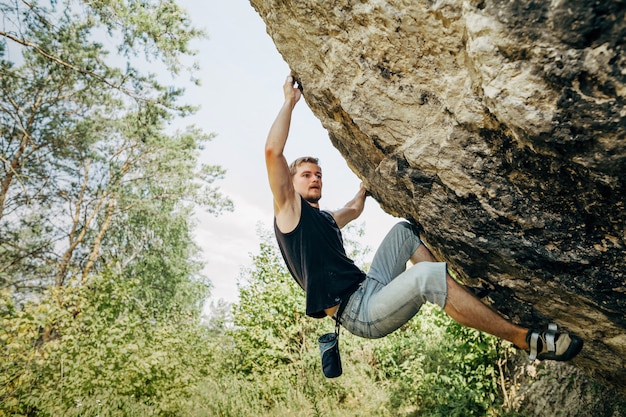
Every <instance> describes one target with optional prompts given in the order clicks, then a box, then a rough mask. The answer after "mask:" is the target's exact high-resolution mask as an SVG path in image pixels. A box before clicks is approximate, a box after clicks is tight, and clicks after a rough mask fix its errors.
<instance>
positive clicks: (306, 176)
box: [292, 162, 322, 204]
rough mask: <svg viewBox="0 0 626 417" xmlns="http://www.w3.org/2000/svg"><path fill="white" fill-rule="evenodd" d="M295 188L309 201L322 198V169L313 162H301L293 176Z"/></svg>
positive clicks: (314, 202) (315, 202) (312, 201)
mask: <svg viewBox="0 0 626 417" xmlns="http://www.w3.org/2000/svg"><path fill="white" fill-rule="evenodd" d="M292 181H293V188H294V189H295V190H296V192H297V193H298V194H300V195H301V196H302V197H303V198H304V199H305V200H306V201H308V202H309V203H313V204H317V202H318V201H319V199H320V198H322V169H321V168H320V167H319V166H317V165H316V164H313V163H311V162H305V163H303V164H300V166H299V167H298V170H297V171H296V174H295V175H294V176H293V179H292Z"/></svg>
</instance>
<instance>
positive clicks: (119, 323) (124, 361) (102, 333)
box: [0, 273, 215, 416]
mask: <svg viewBox="0 0 626 417" xmlns="http://www.w3.org/2000/svg"><path fill="white" fill-rule="evenodd" d="M140 285H141V283H140V281H139V280H134V279H133V280H124V281H122V282H121V283H120V281H119V280H118V279H117V277H115V276H113V275H112V274H110V273H106V274H104V275H103V276H102V277H101V278H99V279H94V280H92V282H91V284H90V285H89V286H86V287H53V289H52V290H51V291H49V292H47V293H46V294H45V296H43V297H42V298H41V299H40V300H39V301H38V302H37V303H28V304H27V305H26V306H25V307H24V308H18V307H17V306H16V305H15V304H14V302H13V301H12V298H11V297H10V295H9V294H7V293H6V292H3V293H2V294H0V295H1V297H0V318H1V324H2V330H1V331H0V351H1V353H0V359H1V360H0V416H3V415H11V416H17V415H37V416H60V415H62V416H96V415H99V416H105V415H118V416H119V415H121V416H130V415H137V416H148V415H185V412H184V410H185V409H186V408H187V407H188V406H189V404H188V399H189V398H190V395H191V393H192V392H193V389H194V387H195V385H196V384H197V382H198V381H200V380H201V379H202V378H205V377H206V376H207V375H208V373H209V372H210V370H211V366H212V365H211V364H212V363H213V362H215V359H214V357H213V352H214V349H213V348H212V341H211V340H210V339H209V337H208V336H209V333H208V330H207V329H205V328H203V327H201V326H198V325H197V320H196V319H197V316H195V315H193V314H189V313H184V312H181V313H176V314H168V315H167V317H155V316H154V314H153V312H152V311H151V310H150V309H148V308H146V307H145V306H144V305H143V303H142V302H141V301H140V300H139V299H138V298H136V297H134V296H133V295H132V294H134V293H136V287H138V286H140Z"/></svg>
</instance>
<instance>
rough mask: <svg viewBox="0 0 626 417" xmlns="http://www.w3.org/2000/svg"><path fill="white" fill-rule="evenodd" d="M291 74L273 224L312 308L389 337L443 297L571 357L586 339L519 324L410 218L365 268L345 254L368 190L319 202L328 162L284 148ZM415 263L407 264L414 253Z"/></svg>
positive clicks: (357, 329)
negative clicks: (460, 274)
mask: <svg viewBox="0 0 626 417" xmlns="http://www.w3.org/2000/svg"><path fill="white" fill-rule="evenodd" d="M298 87H300V86H299V85H297V83H296V81H295V80H294V78H293V77H292V76H289V77H287V80H286V81H285V83H284V85H283V93H284V98H285V100H284V103H283V106H282V107H281V109H280V111H279V113H278V116H277V117H276V120H275V121H274V123H273V124H272V127H271V129H270V132H269V134H268V137H267V141H266V144H265V162H266V166H267V173H268V178H269V183H270V188H271V190H272V194H273V196H274V216H275V217H274V231H275V234H276V239H277V240H278V245H279V247H280V250H281V253H282V256H283V259H284V261H285V263H286V265H287V267H288V269H289V271H290V273H291V275H292V276H293V277H294V279H295V280H296V281H297V282H298V284H299V285H300V286H301V287H302V288H303V289H304V290H305V292H306V314H307V315H308V316H310V317H314V318H323V317H326V316H331V317H334V318H335V319H336V320H337V322H338V323H341V325H342V326H343V327H345V328H346V329H347V330H348V331H349V332H351V333H353V334H355V335H357V336H361V337H365V338H379V337H383V336H385V335H387V334H389V333H391V332H393V331H395V330H396V329H398V328H399V327H401V326H402V325H403V324H405V323H406V322H407V321H408V320H410V319H411V318H412V317H413V316H414V315H415V314H417V312H418V311H419V309H420V307H421V306H422V304H424V303H425V302H427V301H428V302H431V303H434V304H437V305H439V306H440V307H441V308H442V309H443V310H444V311H445V312H446V313H447V314H448V315H449V316H450V317H451V318H453V319H454V320H456V321H457V322H459V323H461V324H463V325H466V326H470V327H472V328H475V329H477V330H480V331H483V332H487V333H490V334H492V335H494V336H497V337H499V338H501V339H504V340H507V341H509V342H511V343H513V344H515V345H516V346H518V347H519V348H521V349H524V350H526V351H528V352H530V357H531V359H535V358H537V359H541V360H545V359H549V360H557V361H566V360H570V359H572V358H573V357H574V356H576V355H577V354H578V353H579V352H580V350H581V349H582V346H583V341H582V339H580V338H579V337H577V336H574V335H570V334H568V333H563V332H558V331H557V329H556V327H555V325H550V326H549V328H548V329H547V330H545V331H539V330H531V329H527V328H524V327H521V326H518V325H516V324H513V323H511V322H509V321H507V320H505V319H504V318H503V317H501V316H500V315H499V314H498V313H496V312H495V311H494V310H492V309H491V308H490V307H488V306H487V305H485V304H483V303H482V302H481V301H480V300H479V299H478V298H476V297H475V296H474V295H473V294H471V293H470V292H469V291H467V290H466V289H465V288H464V287H463V286H462V285H460V284H458V283H457V282H456V281H455V280H454V279H452V277H451V276H450V275H449V274H448V273H447V266H446V264H445V263H443V262H434V258H433V257H432V255H431V253H430V251H429V250H428V249H427V248H426V246H424V244H422V242H421V241H420V238H419V235H418V232H417V230H416V228H415V227H414V226H413V225H412V224H410V223H408V222H400V223H398V224H397V225H395V226H394V227H393V228H392V229H391V231H390V232H389V233H388V234H387V236H386V237H385V239H384V240H383V242H382V244H381V246H380V247H379V249H378V250H377V251H376V254H375V256H374V259H373V261H372V265H371V268H370V271H369V272H368V273H367V274H365V273H364V272H363V271H361V270H360V269H359V268H358V267H357V266H356V265H355V264H354V262H353V261H352V260H351V259H349V258H348V257H347V256H346V253H345V250H344V247H343V241H342V237H341V231H340V229H341V228H343V227H344V226H345V225H346V224H348V223H349V222H351V221H352V220H354V219H356V218H357V217H359V216H360V215H361V213H362V212H363V208H364V205H365V200H366V198H367V196H368V192H367V190H366V189H365V187H363V186H361V188H360V189H359V191H358V192H357V194H356V195H355V196H354V198H353V199H352V200H350V201H349V202H348V203H347V204H346V205H345V206H344V207H343V208H341V209H339V210H336V211H333V212H330V211H324V210H320V208H319V200H320V199H321V197H322V169H321V168H320V166H319V163H318V160H317V159H316V158H313V157H304V158H298V159H296V160H295V161H294V162H293V163H291V164H288V163H287V160H286V158H285V156H284V149H285V145H286V142H287V137H288V135H289V128H290V124H291V115H292V112H293V109H294V107H295V105H296V104H297V103H298V101H299V100H300V98H301V97H302V91H301V89H299V88H298ZM409 260H410V261H411V263H412V264H413V266H412V267H411V268H409V269H406V264H407V261H409Z"/></svg>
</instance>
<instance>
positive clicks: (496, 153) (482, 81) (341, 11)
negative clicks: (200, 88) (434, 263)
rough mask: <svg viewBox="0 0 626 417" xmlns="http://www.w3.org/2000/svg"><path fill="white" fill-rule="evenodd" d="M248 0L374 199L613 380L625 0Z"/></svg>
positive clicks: (625, 93) (620, 378) (512, 310)
mask: <svg viewBox="0 0 626 417" xmlns="http://www.w3.org/2000/svg"><path fill="white" fill-rule="evenodd" d="M251 4H252V5H253V7H254V8H255V9H256V10H257V12H258V13H259V15H260V16H261V18H262V19H263V20H264V21H265V23H266V25H267V30H268V33H269V34H270V36H271V37H272V39H273V40H274V43H275V44H276V47H277V48H278V50H279V52H280V53H281V54H282V56H283V58H284V59H285V61H286V62H287V63H288V64H289V65H290V67H291V68H292V70H293V72H294V73H295V74H296V76H297V77H298V78H299V79H300V80H301V81H302V83H303V85H304V96H305V99H306V101H307V103H308V105H309V107H311V109H312V111H313V112H314V113H315V115H316V116H317V117H318V118H319V119H320V120H321V122H322V124H323V125H324V127H325V128H326V129H327V130H328V132H329V135H330V140H331V141H332V143H333V144H334V145H335V147H337V148H338V149H339V151H340V152H341V153H342V154H343V156H344V158H345V159H346V161H347V162H348V164H349V165H350V167H351V168H352V169H353V171H354V172H355V173H356V174H357V175H358V176H359V177H361V178H362V179H363V181H364V182H365V184H366V185H367V187H368V188H369V189H370V190H371V192H372V194H373V196H374V197H375V198H376V199H377V200H378V201H379V202H380V203H381V206H382V207H383V208H384V209H385V210H386V211H388V212H389V213H391V214H394V215H397V216H400V217H405V218H408V219H412V220H414V221H416V222H418V223H419V224H420V225H421V226H422V227H423V230H424V233H423V234H424V239H425V240H426V241H427V242H428V244H429V245H430V247H431V248H432V249H433V251H434V253H435V254H436V255H437V256H438V257H439V258H440V259H441V260H445V261H447V262H448V263H449V265H450V269H451V270H453V271H455V273H456V274H457V276H459V277H460V278H461V279H462V280H463V281H465V282H466V283H468V284H471V285H482V286H483V287H485V288H486V289H488V290H489V295H488V297H487V298H486V300H488V301H489V302H491V303H492V305H493V306H494V307H495V308H496V309H497V310H498V311H500V312H501V313H502V314H504V315H506V316H508V317H509V318H511V319H512V320H514V321H516V322H518V323H522V324H525V325H530V324H543V323H546V322H547V321H548V320H550V319H552V320H555V321H557V322H558V323H559V324H560V325H561V326H564V327H566V328H568V329H570V330H571V331H573V332H575V333H577V334H579V335H581V336H582V337H583V338H584V339H585V341H586V345H585V348H584V350H583V352H582V353H581V355H580V356H579V357H578V358H577V359H576V360H575V361H574V364H575V365H576V366H578V367H579V368H580V369H582V370H584V371H585V372H587V373H588V374H590V375H591V376H593V377H595V378H596V379H598V380H600V381H602V382H605V383H609V384H610V385H612V386H614V387H616V388H618V389H620V390H622V391H624V392H626V317H625V311H626V249H625V248H626V226H625V219H626V211H625V209H624V204H625V200H626V139H625V134H626V108H625V106H624V101H625V98H626V85H625V80H626V57H625V56H624V39H626V23H625V11H626V2H624V1H602V2H600V1H584V0H580V1H568V2H564V1H552V2H545V1H530V0H519V1H514V2H511V1H508V0H506V1H504V0H491V1H490V0H467V1H446V0H440V1H425V0H422V1H415V0H411V1H409V0H405V1H402V0H387V1H383V0H370V1H366V0H360V1H359V0H335V1H332V2H327V1H319V0H251Z"/></svg>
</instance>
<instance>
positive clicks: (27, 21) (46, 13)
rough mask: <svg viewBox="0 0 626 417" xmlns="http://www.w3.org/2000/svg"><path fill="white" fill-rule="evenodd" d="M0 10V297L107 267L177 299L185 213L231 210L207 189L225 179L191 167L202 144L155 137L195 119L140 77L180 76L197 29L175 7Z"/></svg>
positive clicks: (175, 94) (193, 133) (189, 250)
mask: <svg viewBox="0 0 626 417" xmlns="http://www.w3.org/2000/svg"><path fill="white" fill-rule="evenodd" d="M0 10H1V11H2V15H3V21H2V28H1V29H2V30H1V31H0V43H2V45H3V47H2V48H1V49H0V167H1V169H0V286H2V287H4V288H12V289H13V290H14V291H16V293H18V294H26V295H28V294H33V293H35V292H41V291H42V290H44V289H45V288H47V287H48V286H49V285H56V286H64V285H66V284H67V283H68V282H70V281H73V278H74V277H76V276H79V277H80V279H81V281H82V282H85V281H86V280H88V276H89V274H90V273H92V272H96V273H97V272H102V271H104V270H105V269H107V268H109V269H113V270H117V271H118V272H119V275H120V276H136V275H137V274H140V275H141V276H142V278H143V279H145V282H144V283H145V284H149V285H146V286H145V287H144V288H145V289H146V292H147V293H146V294H145V295H146V297H148V298H149V297H157V298H158V297H161V298H166V297H170V298H172V297H175V295H174V293H175V291H173V289H172V288H174V287H176V282H180V281H182V280H185V279H186V278H187V277H188V276H189V275H190V273H195V272H197V270H198V269H199V268H198V265H193V264H190V263H189V262H187V260H188V259H190V258H193V256H194V253H195V251H196V248H194V247H193V244H192V242H191V240H190V239H189V228H190V224H189V213H190V207H191V204H192V203H193V204H200V205H203V206H205V207H206V208H208V209H209V210H211V211H213V212H215V213H219V212H220V211H221V210H223V209H229V208H230V207H231V203H230V202H229V201H228V200H227V199H225V198H224V197H223V196H222V195H221V194H220V193H219V190H218V189H217V188H215V186H214V185H213V183H214V181H215V180H217V179H220V178H221V177H222V176H223V170H221V168H219V167H217V166H204V167H201V168H199V169H198V168H197V166H196V162H197V155H198V151H199V150H200V149H201V147H202V146H203V143H205V142H206V141H207V140H209V139H210V138H211V137H210V135H207V134H205V133H203V132H201V131H199V130H198V129H195V128H193V127H190V128H188V129H186V130H184V131H182V132H180V131H179V132H174V133H166V132H167V129H168V127H169V124H170V123H171V122H172V120H173V118H174V117H177V116H184V115H187V114H189V113H190V112H191V111H193V110H194V109H192V108H190V107H189V106H186V105H181V104H179V103H178V101H179V99H180V97H181V94H182V93H183V90H181V89H180V88H176V87H174V86H167V85H162V84H161V83H160V82H159V80H158V78H157V77H156V75H154V74H149V73H145V71H141V70H140V69H139V68H142V67H143V68H146V63H148V64H150V65H151V66H158V65H162V66H163V67H164V68H166V69H167V70H169V71H170V72H172V73H180V72H181V71H183V70H184V69H185V67H184V66H183V65H182V64H181V60H182V58H183V57H185V56H189V55H191V54H192V53H193V51H191V50H190V49H189V46H188V44H189V41H190V40H192V39H194V38H197V37H200V36H202V35H203V34H202V32H200V31H198V30H196V29H195V28H193V27H192V26H191V23H190V20H189V18H188V16H187V15H186V14H185V12H184V11H183V10H182V9H181V8H180V7H179V6H178V5H177V4H176V3H175V2H174V1H173V0H165V1H148V0H138V1H137V0H126V1H121V0H120V1H114V0H110V1H98V2H93V1H79V0H66V1H50V2H42V3H29V2H22V1H17V2H5V1H2V2H0ZM107 46H108V48H107ZM111 49H112V51H113V52H115V55H114V56H113V55H111ZM165 248H167V250H164V249H165ZM166 252H167V255H168V256H163V254H164V253H166ZM159 255H161V256H159ZM148 271H150V272H148ZM73 282H75V281H73ZM184 298H185V297H184V296H181V297H179V299H184ZM174 303H175V302H174Z"/></svg>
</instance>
